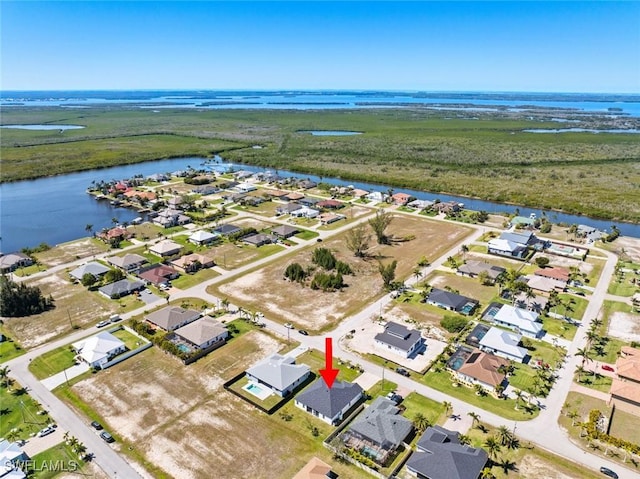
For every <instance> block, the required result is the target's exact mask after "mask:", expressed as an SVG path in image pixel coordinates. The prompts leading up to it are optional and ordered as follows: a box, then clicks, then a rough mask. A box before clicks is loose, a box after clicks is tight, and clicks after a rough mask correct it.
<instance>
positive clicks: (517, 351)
mask: <svg viewBox="0 0 640 479" xmlns="http://www.w3.org/2000/svg"><path fill="white" fill-rule="evenodd" d="M521 339H522V336H521V335H519V334H516V333H512V332H510V331H505V330H504V329H500V328H496V327H492V328H491V329H489V331H487V333H486V334H485V335H484V337H483V338H482V339H481V340H480V349H481V350H482V351H484V352H486V353H490V354H495V355H497V356H501V357H503V358H506V359H511V360H513V361H517V362H519V363H523V362H525V360H526V359H527V358H528V352H527V350H526V349H525V348H523V347H522V346H519V344H520V340H521Z"/></svg>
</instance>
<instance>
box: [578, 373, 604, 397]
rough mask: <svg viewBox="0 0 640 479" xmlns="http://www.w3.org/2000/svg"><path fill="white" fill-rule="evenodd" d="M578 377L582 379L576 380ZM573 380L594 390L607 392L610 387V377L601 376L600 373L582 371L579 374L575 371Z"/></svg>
mask: <svg viewBox="0 0 640 479" xmlns="http://www.w3.org/2000/svg"><path fill="white" fill-rule="evenodd" d="M578 378H580V379H582V381H578ZM574 381H575V382H577V383H578V384H580V385H581V386H586V387H588V388H591V389H595V390H596V391H601V392H603V393H608V392H609V390H610V389H611V382H612V380H611V378H610V377H608V376H602V375H600V374H597V375H595V376H594V375H592V374H590V373H584V374H582V375H581V376H579V375H578V374H577V373H576V375H575V377H574Z"/></svg>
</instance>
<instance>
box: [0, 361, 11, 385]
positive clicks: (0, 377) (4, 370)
mask: <svg viewBox="0 0 640 479" xmlns="http://www.w3.org/2000/svg"><path fill="white" fill-rule="evenodd" d="M9 371H10V369H9V366H2V367H0V384H1V385H2V386H3V387H7V386H8V385H9V381H8V378H9Z"/></svg>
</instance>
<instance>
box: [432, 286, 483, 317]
mask: <svg viewBox="0 0 640 479" xmlns="http://www.w3.org/2000/svg"><path fill="white" fill-rule="evenodd" d="M426 302H427V304H432V305H434V306H437V307H439V308H442V309H447V310H449V311H455V312H456V313H460V314H465V315H467V316H468V315H470V314H471V313H472V312H473V310H474V309H476V307H477V306H478V304H479V303H478V301H476V300H475V299H471V298H467V297H466V296H462V295H460V294H457V293H452V292H450V291H445V290H444V289H438V288H432V289H431V292H430V293H429V296H428V297H427V300H426Z"/></svg>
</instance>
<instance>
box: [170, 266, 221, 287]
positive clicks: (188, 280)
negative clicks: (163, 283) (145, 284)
mask: <svg viewBox="0 0 640 479" xmlns="http://www.w3.org/2000/svg"><path fill="white" fill-rule="evenodd" d="M216 276H219V274H218V272H217V271H215V270H213V269H211V268H207V269H201V270H200V271H197V272H195V273H185V274H181V275H180V277H178V278H176V279H174V280H171V285H172V286H175V287H176V288H178V289H188V288H191V287H192V286H195V285H197V284H200V283H202V282H204V281H207V280H209V279H212V278H215V277H216Z"/></svg>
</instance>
